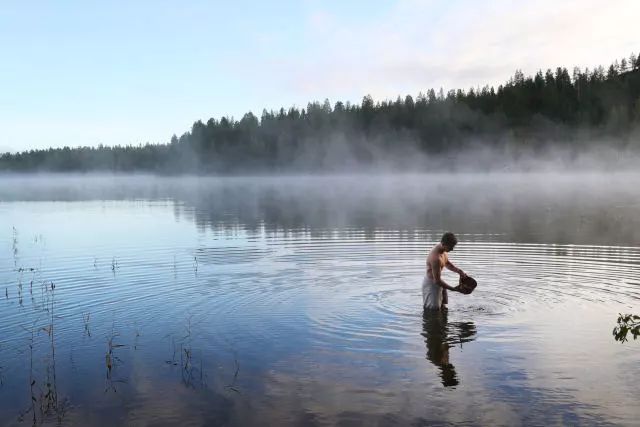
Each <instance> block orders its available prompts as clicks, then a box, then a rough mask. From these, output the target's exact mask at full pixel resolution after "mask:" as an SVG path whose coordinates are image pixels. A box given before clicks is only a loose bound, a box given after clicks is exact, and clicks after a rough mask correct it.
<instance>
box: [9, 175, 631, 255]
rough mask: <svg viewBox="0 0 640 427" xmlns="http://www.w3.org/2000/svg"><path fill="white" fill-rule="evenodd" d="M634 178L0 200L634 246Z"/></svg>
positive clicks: (63, 192) (109, 192) (311, 184)
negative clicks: (160, 207) (162, 207)
mask: <svg viewBox="0 0 640 427" xmlns="http://www.w3.org/2000/svg"><path fill="white" fill-rule="evenodd" d="M12 181H15V182H13V183H12ZM634 182H636V180H635V175H629V174H627V175H624V174H621V175H604V174H600V175H594V174H591V175H589V174H585V175H570V174H567V175H544V174H495V175H491V174H487V175H481V174H478V175H451V176H446V175H415V176H411V175H407V176H403V175H388V176H384V175H380V176H367V175H362V176H350V177H340V176H335V177H329V176H327V177H282V178H275V177H271V178H258V177H256V178H153V177H143V178H137V177H115V178H114V177H111V178H99V177H90V178H82V179H78V178H69V177H68V178H57V179H56V180H46V179H38V178H31V179H23V180H18V178H12V179H8V180H5V181H4V183H3V184H0V196H1V197H0V199H2V200H60V201H65V200H70V201H73V200H132V199H134V200H139V199H144V200H164V201H169V202H171V203H174V206H175V208H174V212H175V215H176V217H183V218H184V217H186V218H189V219H191V220H193V221H194V222H195V223H196V224H197V226H198V227H199V228H201V229H205V228H213V229H214V230H216V231H221V232H230V233H235V232H238V231H246V232H250V233H258V232H263V231H265V232H267V233H280V232H284V233H290V232H294V233H297V232H302V233H310V234H311V235H317V236H322V235H323V234H326V233H328V232H333V230H335V229H341V230H344V231H345V232H348V230H349V229H357V232H358V234H359V235H362V233H363V232H364V233H365V237H366V236H367V235H370V236H373V235H374V234H375V232H376V231H377V230H380V229H385V230H397V231H400V232H403V231H405V232H406V233H407V238H408V239H411V238H412V236H411V233H413V232H414V231H415V230H436V231H437V232H439V231H440V230H442V229H450V230H455V231H456V233H458V234H468V235H474V234H475V235H478V234H481V235H483V237H482V239H484V240H486V239H491V240H496V241H503V242H518V243H524V242H529V243H573V244H602V245H610V244H615V245H625V244H628V245H635V244H636V242H637V241H638V240H640V215H637V213H638V208H639V207H640V193H638V192H637V191H635V189H634V185H633V183H634ZM437 232H436V233H435V234H437ZM435 234H434V235H435ZM416 237H418V236H416ZM424 237H425V236H419V237H418V238H424Z"/></svg>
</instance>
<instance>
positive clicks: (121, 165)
mask: <svg viewBox="0 0 640 427" xmlns="http://www.w3.org/2000/svg"><path fill="white" fill-rule="evenodd" d="M638 125H640V57H638V56H636V55H634V54H632V55H630V56H629V57H628V58H623V59H622V60H620V61H617V60H616V61H615V62H614V63H613V64H611V65H610V66H609V67H608V68H604V67H602V66H600V67H597V68H595V69H593V70H589V69H584V70H582V69H579V68H574V69H573V70H572V71H571V72H569V71H568V70H567V69H566V68H562V67H558V68H556V69H555V71H554V70H547V71H546V72H542V71H538V72H537V73H536V74H535V75H534V76H525V75H524V74H523V73H522V72H521V71H516V73H515V75H514V76H513V77H512V78H510V79H509V81H508V82H506V83H505V84H503V85H500V86H498V87H497V88H494V87H490V86H484V87H481V88H480V87H477V88H469V89H468V90H462V89H458V90H449V91H448V92H445V91H444V90H443V89H440V90H438V91H436V90H434V89H429V90H427V91H426V93H422V92H421V93H419V94H418V95H417V96H416V97H415V98H414V97H412V96H411V95H407V96H406V97H404V98H401V97H398V98H397V99H396V100H384V101H377V102H376V101H375V100H374V99H373V98H372V97H371V96H369V95H367V96H365V97H364V98H363V99H362V102H361V103H360V104H352V103H349V102H346V103H343V102H336V103H335V104H333V105H332V104H331V103H330V102H329V100H325V101H324V102H323V103H319V102H312V103H309V104H308V105H307V107H306V108H296V107H291V108H289V109H284V108H281V109H280V110H279V111H266V110H264V111H263V112H262V114H261V116H260V117H257V116H255V115H254V114H253V113H251V112H249V113H246V114H245V115H244V116H243V117H242V118H241V119H240V120H235V119H233V118H229V117H222V118H220V119H215V118H211V119H209V120H208V121H207V122H206V123H203V122H202V121H200V120H198V121H196V122H195V123H194V124H193V126H192V128H191V130H190V131H189V132H186V133H184V134H182V135H181V136H180V137H178V136H176V135H174V136H173V137H172V138H171V140H170V142H169V143H168V144H145V145H137V146H134V145H129V146H114V147H108V146H102V145H100V146H97V147H78V148H69V147H64V148H50V149H45V150H30V151H25V152H22V153H17V154H10V153H6V154H4V155H2V156H0V171H144V172H162V173H180V172H199V173H229V172H235V171H244V172H246V171H273V170H292V169H293V170H318V169H322V168H325V167H331V166H332V165H333V166H336V165H337V167H340V166H345V167H346V166H348V165H353V164H354V162H355V163H357V164H362V165H367V164H371V163H372V162H375V161H376V160H379V159H385V158H387V157H394V156H402V155H408V156H410V155H412V154H415V153H416V152H418V153H427V154H435V153H439V154H442V153H447V152H449V151H452V150H459V149H465V148H469V147H473V146H474V145H477V144H483V145H485V146H489V147H495V148H497V149H499V148H501V147H504V146H505V144H506V145H509V146H510V147H512V148H513V147H515V148H516V149H517V148H518V147H520V146H522V147H527V148H531V147H533V148H535V147H547V146H549V144H551V143H553V144H556V143H558V144H560V143H561V144H563V145H564V146H565V147H567V146H568V147H569V148H572V149H575V150H580V149H581V148H583V147H584V144H585V140H592V141H599V142H598V143H599V144H612V142H611V141H618V143H617V144H618V146H624V148H629V147H628V145H630V144H631V145H633V144H637V148H638V149H640V142H638V141H636V139H637V134H634V133H633V132H634V129H636V128H638ZM634 135H636V136H634ZM633 148H635V147H633ZM345 159H349V162H347V161H346V160H345Z"/></svg>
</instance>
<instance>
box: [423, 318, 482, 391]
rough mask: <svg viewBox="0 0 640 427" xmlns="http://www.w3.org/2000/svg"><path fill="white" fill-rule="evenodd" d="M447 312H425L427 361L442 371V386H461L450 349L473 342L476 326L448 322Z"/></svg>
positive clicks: (424, 334)
mask: <svg viewBox="0 0 640 427" xmlns="http://www.w3.org/2000/svg"><path fill="white" fill-rule="evenodd" d="M447 315H448V314H447V311H446V310H445V311H436V310H425V312H424V315H423V321H422V329H423V332H422V336H423V337H424V339H425V343H426V345H427V359H429V361H430V362H431V363H433V364H434V365H436V366H437V367H438V368H439V369H440V377H441V378H442V385H444V386H445V387H450V386H456V385H458V384H459V380H458V376H457V374H456V369H455V367H454V366H453V364H452V363H451V361H450V360H449V349H450V348H451V347H453V346H454V345H462V343H465V342H469V341H473V340H474V338H475V335H476V325H475V324H474V323H473V322H448V321H447Z"/></svg>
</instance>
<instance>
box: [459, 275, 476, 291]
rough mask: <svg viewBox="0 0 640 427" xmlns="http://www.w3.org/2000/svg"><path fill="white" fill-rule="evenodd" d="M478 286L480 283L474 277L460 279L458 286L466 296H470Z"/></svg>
mask: <svg viewBox="0 0 640 427" xmlns="http://www.w3.org/2000/svg"><path fill="white" fill-rule="evenodd" d="M476 286H478V282H476V279H474V278H473V277H469V276H467V277H465V278H464V279H463V278H462V277H461V278H460V284H459V285H458V290H459V291H460V292H461V293H463V294H465V295H469V294H470V293H471V292H473V290H474V289H475V288H476Z"/></svg>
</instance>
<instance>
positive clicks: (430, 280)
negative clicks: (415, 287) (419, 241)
mask: <svg viewBox="0 0 640 427" xmlns="http://www.w3.org/2000/svg"><path fill="white" fill-rule="evenodd" d="M457 243H458V239H457V238H456V236H455V235H454V234H453V233H451V232H446V233H444V234H443V235H442V239H440V243H438V244H437V245H436V246H434V248H433V249H431V252H429V255H428V256H427V275H426V276H425V277H424V280H423V281H422V303H423V305H424V308H425V309H427V310H441V309H443V308H444V309H446V304H447V303H448V302H449V301H448V297H447V290H450V291H458V288H457V287H455V288H454V287H453V286H450V285H448V284H447V283H446V282H445V281H444V280H442V276H441V274H442V269H443V268H444V267H447V269H449V270H451V271H453V272H455V273H458V274H459V275H460V277H461V278H465V277H467V275H466V274H465V272H464V271H462V270H460V269H459V268H458V267H456V266H455V265H453V264H452V263H451V262H450V261H449V256H448V253H449V252H451V251H452V250H453V248H454V247H455V246H456V244H457Z"/></svg>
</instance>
